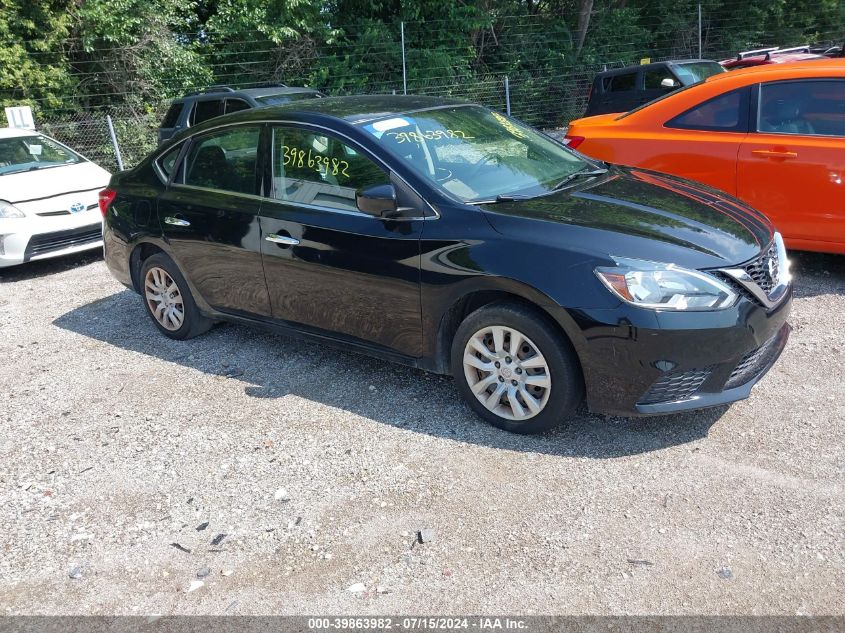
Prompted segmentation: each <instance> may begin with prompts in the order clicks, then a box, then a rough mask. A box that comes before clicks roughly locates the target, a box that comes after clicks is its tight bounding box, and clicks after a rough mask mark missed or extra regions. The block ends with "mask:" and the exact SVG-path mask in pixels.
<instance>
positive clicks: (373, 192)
mask: <svg viewBox="0 0 845 633" xmlns="http://www.w3.org/2000/svg"><path fill="white" fill-rule="evenodd" d="M355 204H357V205H358V210H359V211H362V212H363V213H366V214H368V215H374V216H376V217H377V218H381V217H385V216H388V215H390V214H392V213H395V212H396V190H395V189H394V188H393V185H375V186H373V187H369V188H367V189H363V190H362V191H359V192H358V193H356V194H355Z"/></svg>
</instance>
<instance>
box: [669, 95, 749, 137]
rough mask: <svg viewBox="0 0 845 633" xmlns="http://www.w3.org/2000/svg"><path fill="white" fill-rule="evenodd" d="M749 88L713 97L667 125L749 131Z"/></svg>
mask: <svg viewBox="0 0 845 633" xmlns="http://www.w3.org/2000/svg"><path fill="white" fill-rule="evenodd" d="M749 90H750V89H749V88H740V89H738V90H733V91H731V92H726V93H725V94H722V95H719V96H718V97H713V98H712V99H709V100H707V101H705V102H704V103H700V104H698V105H697V106H695V107H693V108H690V109H689V110H687V111H686V112H684V113H683V114H680V115H678V116H676V117H675V118H674V119H672V120H670V121H668V122H667V123H666V127H670V128H678V129H682V130H710V131H714V132H747V131H748V98H749V96H748V94H749Z"/></svg>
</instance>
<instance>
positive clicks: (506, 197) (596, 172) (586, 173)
mask: <svg viewBox="0 0 845 633" xmlns="http://www.w3.org/2000/svg"><path fill="white" fill-rule="evenodd" d="M606 173H607V169H605V168H603V167H601V168H598V169H589V170H579V171H576V172H574V173H571V174H569V175H568V176H567V177H566V178H564V179H563V180H561V181H560V182H559V183H557V184H556V185H555V186H554V187H552V188H551V189H549V190H548V191H544V192H543V193H538V194H536V195H533V196H519V195H513V194H509V193H506V194H500V195H498V196H496V199H495V200H486V201H484V202H483V203H475V204H490V203H493V202H513V201H515V200H533V199H534V198H542V197H543V196H548V195H551V194H553V193H555V192H556V191H560V190H561V189H562V188H563V187H565V186H566V185H567V184H569V183H570V182H572V181H573V180H575V179H576V178H585V177H592V176H601V175H602V174H606Z"/></svg>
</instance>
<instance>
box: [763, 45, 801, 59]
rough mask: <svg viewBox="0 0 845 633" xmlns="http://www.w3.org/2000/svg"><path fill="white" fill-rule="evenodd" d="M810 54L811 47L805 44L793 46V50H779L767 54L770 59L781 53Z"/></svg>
mask: <svg viewBox="0 0 845 633" xmlns="http://www.w3.org/2000/svg"><path fill="white" fill-rule="evenodd" d="M809 52H810V45H809V44H804V46H793V47H791V48H778V49H775V50H773V51H771V52H770V53H768V54H767V56H768V57H771V55H772V54H776V55H780V54H781V53H809Z"/></svg>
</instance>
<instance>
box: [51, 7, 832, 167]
mask: <svg viewBox="0 0 845 633" xmlns="http://www.w3.org/2000/svg"><path fill="white" fill-rule="evenodd" d="M676 17H677V16H676ZM683 19H684V24H685V26H683V27H681V28H679V27H678V26H677V24H673V26H672V27H671V28H672V29H674V30H672V31H671V34H672V35H671V37H668V36H667V40H666V41H667V42H669V43H668V44H666V45H663V46H661V47H660V48H657V49H655V48H652V49H648V48H644V47H643V46H642V45H641V44H639V43H638V42H637V41H636V38H634V37H633V36H632V39H631V40H630V43H628V44H623V45H621V49H622V50H621V52H620V45H619V43H618V42H616V43H614V44H613V45H611V44H607V43H606V44H601V43H599V44H596V45H594V47H593V48H592V49H591V50H589V51H586V52H582V54H581V56H580V57H577V58H574V59H573V58H568V57H565V56H564V55H562V54H560V55H558V54H551V53H549V51H548V48H549V46H548V42H549V41H551V40H552V39H553V38H561V37H566V36H567V32H566V31H565V29H562V27H561V26H560V25H554V24H546V23H540V22H537V21H525V20H514V21H505V22H504V26H502V27H501V30H502V32H500V34H499V35H496V33H493V32H492V29H491V33H490V36H489V38H490V42H491V44H490V45H491V46H492V43H493V42H496V43H497V45H498V44H499V43H501V44H502V46H505V40H506V38H508V39H507V42H508V44H507V47H510V48H509V49H508V51H510V52H508V55H511V53H512V52H513V49H514V48H516V49H518V50H519V51H520V53H521V54H523V55H524V56H530V55H535V56H540V57H539V59H540V61H541V62H542V63H541V64H540V66H541V67H540V68H539V69H538V68H537V67H535V66H536V64H535V65H534V66H532V67H531V68H530V69H528V68H526V67H521V66H520V65H519V63H514V62H513V61H507V62H506V61H501V62H495V63H488V64H487V65H486V66H485V67H478V68H476V67H473V65H472V63H471V62H467V63H466V64H464V65H463V66H462V67H460V68H457V67H444V66H442V65H440V66H438V65H437V63H434V61H433V59H435V58H436V57H437V55H443V59H451V58H452V57H451V56H452V55H465V61H466V60H469V59H470V58H471V55H472V53H471V52H466V51H465V48H466V47H465V45H464V44H461V43H456V41H455V38H454V37H453V34H450V33H448V32H445V31H444V32H439V31H438V30H437V27H436V26H433V25H430V24H429V25H426V24H423V23H407V24H404V25H403V33H404V34H405V35H406V36H407V37H408V38H409V39H410V40H411V41H415V42H418V44H417V45H416V47H414V46H413V45H410V44H409V45H406V46H405V48H404V49H403V48H402V44H401V43H400V41H398V40H397V41H390V40H389V39H387V40H385V41H380V42H379V43H378V44H377V45H375V46H373V45H367V46H364V45H360V46H359V47H358V48H355V45H354V44H349V45H348V47H347V48H339V49H338V50H331V51H322V52H320V51H312V53H309V55H312V56H310V57H309V56H305V57H300V58H297V60H298V61H297V63H298V64H300V65H304V66H308V68H310V71H309V72H312V73H313V72H314V69H320V68H324V69H327V68H329V67H331V64H332V63H336V62H337V61H338V60H339V59H346V60H347V61H348V59H349V58H352V59H353V62H354V63H352V65H351V66H352V67H353V68H356V67H358V66H361V67H364V62H363V61H362V60H368V61H372V59H379V60H382V61H383V64H381V65H379V67H378V70H377V71H372V70H370V71H366V72H364V71H360V72H359V71H357V70H348V71H346V72H343V73H340V74H339V75H338V76H333V77H331V80H332V81H333V82H334V84H333V85H335V86H340V87H339V88H335V89H333V90H331V91H329V92H330V93H331V94H333V95H344V94H391V93H393V94H402V93H403V92H405V91H406V90H407V93H408V94H420V95H432V96H443V97H452V98H457V99H461V100H464V101H468V102H473V103H480V104H482V105H485V106H487V107H490V108H492V109H495V110H499V111H502V112H506V111H508V109H509V110H510V112H511V114H512V115H513V116H515V117H516V118H518V119H521V120H522V121H524V122H526V123H528V124H530V125H534V126H536V127H539V128H543V129H547V130H548V129H560V128H562V127H565V126H566V125H567V124H568V123H569V121H571V120H572V119H575V118H578V117H580V116H581V115H582V114H583V112H584V110H585V108H586V104H587V99H588V95H589V92H590V86H591V84H592V81H593V77H594V76H595V74H596V73H597V72H600V71H601V70H604V69H607V68H614V67H622V66H626V65H631V64H637V63H639V62H640V61H642V60H645V59H648V60H650V61H660V60H665V59H680V58H697V57H699V47H700V46H703V49H702V50H703V56H704V57H705V58H709V59H717V60H718V59H724V58H726V57H729V56H731V55H735V54H736V49H735V48H731V49H729V50H725V49H724V47H727V46H735V45H737V46H738V45H741V44H742V43H744V44H745V45H747V47H748V48H754V47H758V46H759V43H760V42H765V41H768V39H767V38H766V37H765V36H762V35H759V34H757V35H755V36H754V37H753V38H752V37H751V36H749V37H748V38H747V39H745V40H742V41H741V42H736V41H733V40H732V41H731V42H730V43H729V44H728V43H724V42H722V43H719V44H709V43H708V41H707V40H708V38H713V39H714V40H719V37H718V33H719V31H718V26H715V25H711V28H710V29H709V30H708V31H707V32H706V35H705V38H704V42H703V44H702V43H701V41H700V38H701V31H700V30H699V28H697V27H695V26H693V25H694V24H695V22H696V19H694V18H693V16H686V15H685V16H684V17H683ZM655 24H658V25H659V24H661V23H660V22H655ZM666 29H667V33H668V32H669V31H668V29H669V26H667V27H666ZM450 38H451V39H450ZM497 38H501V42H498V41H497ZM843 39H845V31H839V32H837V33H827V34H823V35H821V34H817V35H816V40H815V41H822V40H825V41H830V42H837V41H838V42H840V43H841V42H842V40H843ZM626 41H627V40H626ZM419 42H423V43H422V44H420V43H419ZM804 43H806V42H796V41H782V42H779V44H781V45H782V46H786V45H790V44H804ZM476 45H478V43H477V42H476ZM544 47H545V50H546V52H545V53H544V52H543V51H544ZM280 51H281V49H268V50H256V51H252V52H250V53H248V54H249V55H251V57H249V58H248V59H249V61H248V62H239V63H237V64H236V63H234V62H229V61H224V62H219V63H216V64H215V65H214V67H215V73H216V75H215V77H216V80H217V81H219V82H221V83H229V84H230V85H232V86H233V87H236V88H248V87H252V86H256V85H260V84H263V83H265V82H266V81H267V80H268V77H271V78H272V79H273V80H274V81H277V79H278V78H279V77H280V76H281V77H284V72H283V70H284V68H285V66H284V65H281V66H280V65H279V64H280V63H282V62H279V61H278V60H277V57H278V56H279V55H280ZM227 54H228V53H225V52H220V51H217V52H216V53H214V55H216V56H217V57H215V59H217V58H220V57H222V56H223V55H227ZM245 54H246V53H245ZM544 54H545V55H547V57H542V55H544ZM508 55H505V54H504V53H503V55H502V59H503V60H504V59H508V60H512V59H513V56H512V55H511V56H508ZM517 57H518V56H517ZM224 59H225V58H224ZM533 61H535V62H536V61H537V58H535V59H534V60H533ZM284 63H287V62H284ZM371 66H372V64H371ZM303 72H304V71H303ZM326 72H328V71H327V70H326ZM280 73H281V74H280ZM317 74H319V73H317ZM291 83H293V82H291ZM313 87H317V88H320V86H319V85H316V86H313ZM192 88H193V86H189V85H186V86H180V87H177V88H176V94H184V92H187V91H188V90H190V89H192ZM82 96H83V95H77V96H69V98H68V100H69V101H70V100H74V99H75V98H76V97H80V100H81V97H82ZM120 98H122V99H126V100H127V101H129V102H134V101H133V100H134V96H133V95H121V96H120ZM167 106H168V104H167V103H146V104H143V106H141V107H138V106H137V105H136V106H135V107H134V108H131V107H129V106H109V107H100V108H94V109H91V110H89V111H83V112H72V113H70V114H47V115H36V126H37V128H38V129H39V130H40V131H42V132H44V133H45V134H48V135H50V136H53V137H55V138H56V139H57V140H59V141H61V142H63V143H65V144H67V145H69V146H70V147H72V148H73V149H75V150H77V151H79V152H80V153H82V154H83V155H85V156H87V157H88V158H90V159H91V160H93V161H94V162H97V163H99V164H100V165H102V166H103V167H104V168H106V169H109V170H112V171H115V170H117V169H118V160H117V155H116V151H115V146H114V143H113V142H112V139H111V135H110V130H109V125H108V119H107V117H108V116H110V117H111V120H112V122H113V127H114V133H115V136H116V140H117V143H118V145H119V149H120V154H121V156H122V159H123V165H124V167H125V168H127V169H128V168H131V167H133V166H134V165H136V164H137V163H138V161H140V160H141V158H142V157H143V156H145V155H146V154H147V153H148V152H150V151H151V150H153V149H154V148H155V147H156V144H157V131H158V126H159V124H160V122H161V120H162V118H163V116H164V113H165V111H166V109H167Z"/></svg>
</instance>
